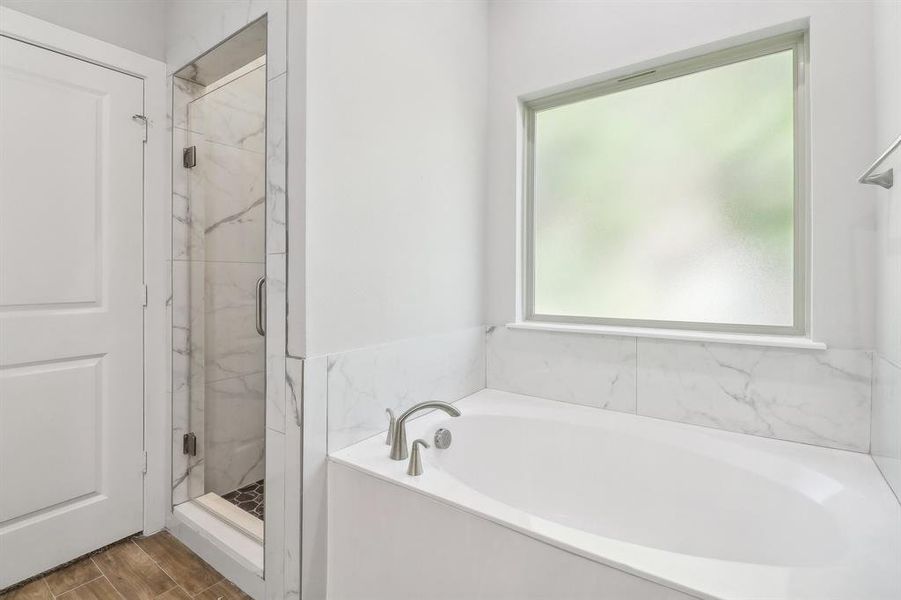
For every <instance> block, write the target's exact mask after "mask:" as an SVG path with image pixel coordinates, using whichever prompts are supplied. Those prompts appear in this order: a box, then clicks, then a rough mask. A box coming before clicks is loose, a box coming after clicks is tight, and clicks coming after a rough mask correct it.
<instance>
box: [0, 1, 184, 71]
mask: <svg viewBox="0 0 901 600" xmlns="http://www.w3.org/2000/svg"><path fill="white" fill-rule="evenodd" d="M0 6H5V7H7V8H11V9H13V10H17V11H20V12H23V13H26V14H29V15H31V16H33V17H37V18H38V19H43V20H44V21H49V22H50V23H53V24H54V25H59V26H60V27H65V28H67V29H72V30H73V31H77V32H79V33H83V34H85V35H89V36H91V37H94V38H97V39H99V40H103V41H105V42H109V43H111V44H115V45H116V46H119V47H121V48H127V49H129V50H132V51H134V52H137V53H138V54H143V55H144V56H149V57H151V58H155V59H157V60H164V59H165V58H166V56H165V53H166V52H165V49H166V35H165V22H166V2H164V1H162V0H116V1H115V2H111V1H110V0H0Z"/></svg>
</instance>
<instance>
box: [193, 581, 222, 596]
mask: <svg viewBox="0 0 901 600" xmlns="http://www.w3.org/2000/svg"><path fill="white" fill-rule="evenodd" d="M224 579H225V578H224V577H223V578H222V579H220V580H219V581H217V582H216V583H214V584H213V585H211V586H210V587H206V588H203V589H202V590H200V591H199V592H197V593H196V594H193V595H191V594H188V595H189V596H191V597H192V598H196V597H197V596H199V595H200V594H202V593H204V592H206V591H207V590H211V589H213V588H214V587H216V586H217V585H219V584H220V583H222V581H223V580H224ZM185 593H187V590H185Z"/></svg>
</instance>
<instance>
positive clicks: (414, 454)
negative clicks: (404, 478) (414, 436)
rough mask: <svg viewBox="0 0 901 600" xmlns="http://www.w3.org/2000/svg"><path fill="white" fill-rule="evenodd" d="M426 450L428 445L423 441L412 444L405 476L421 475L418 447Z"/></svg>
mask: <svg viewBox="0 0 901 600" xmlns="http://www.w3.org/2000/svg"><path fill="white" fill-rule="evenodd" d="M420 446H422V447H423V448H428V447H429V444H428V442H426V441H425V440H422V439H419V440H415V441H414V442H413V447H412V449H411V450H410V464H408V465H407V475H412V476H413V477H419V476H420V475H422V457H421V456H420V451H419V447H420Z"/></svg>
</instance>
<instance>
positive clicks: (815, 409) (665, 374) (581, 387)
mask: <svg viewBox="0 0 901 600" xmlns="http://www.w3.org/2000/svg"><path fill="white" fill-rule="evenodd" d="M487 364H488V366H487V382H488V387H489V388H492V389H498V390H504V391H509V392H515V393H520V394H527V395H532V396H540V397H544V398H550V399H553V400H560V401H563V402H573V403H576V404H583V405H588V406H596V407H598V408H606V409H611V410H618V411H623V412H629V413H635V414H639V415H643V416H649V417H657V418H662V419H668V420H672V421H680V422H684V423H691V424H695V425H703V426H708V427H716V428H719V429H726V430H729V431H736V432H740V433H748V434H754V435H761V436H766V437H772V438H778V439H783V440H789V441H796V442H805V443H809V444H816V445H820V446H828V447H832V448H841V449H847V450H856V451H861V452H866V451H868V450H869V447H870V402H871V398H870V395H871V377H872V370H873V360H872V354H871V353H870V352H868V351H864V350H833V349H830V350H825V351H810V350H793V349H781V348H762V347H755V346H735V345H724V344H707V343H695V342H682V341H664V340H650V339H633V338H613V337H600V336H592V335H579V334H566V333H553V332H537V331H517V330H513V329H507V328H505V327H494V328H489V332H488V338H487Z"/></svg>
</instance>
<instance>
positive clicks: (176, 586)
mask: <svg viewBox="0 0 901 600" xmlns="http://www.w3.org/2000/svg"><path fill="white" fill-rule="evenodd" d="M170 535H171V534H170ZM173 537H174V536H173ZM130 541H131V543H132V544H134V545H135V546H137V547H138V550H140V551H141V552H143V553H144V554H145V555H146V556H147V557H148V558H149V559H150V560H152V561H153V564H155V565H156V566H157V567H158V568H159V570H160V571H162V572H163V573H165V574H166V577H168V578H169V579H171V580H172V582H173V583H174V584H175V587H173V588H170V589H168V590H166V591H165V592H163V594H165V593H168V592H171V591H172V590H174V589H175V588H181V590H182V591H183V592H184V593H185V594H187V595H188V596H190V597H191V598H194V597H196V596H197V594H202V593H203V592H205V591H206V590H208V589H210V588H211V587H213V585H216V584H218V583H221V582H222V581H223V580H224V579H225V577H224V576H222V577H220V579H219V580H217V581H216V583H214V584H213V585H211V586H210V588H205V589H202V590H200V591H199V592H197V594H193V595H192V594H190V593H188V590H186V589H185V588H184V586H182V585H181V584H180V583H178V582H177V581H176V580H175V577H173V576H172V575H171V574H169V572H168V571H166V569H164V568H163V565H161V564H160V563H159V562H158V561H157V560H156V559H155V558H153V557H152V556H150V554H149V553H148V552H146V551H145V550H144V549H143V548H141V546H140V545H138V544H136V543H135V541H134V540H130ZM189 550H190V548H189ZM197 558H200V557H199V556H198V557H197ZM201 560H203V559H201ZM204 562H206V561H204ZM216 572H217V573H219V572H218V571H216ZM219 575H220V576H221V575H222V574H221V573H219ZM161 595H162V594H161ZM157 598H159V596H157Z"/></svg>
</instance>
